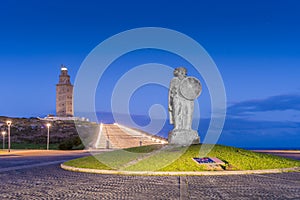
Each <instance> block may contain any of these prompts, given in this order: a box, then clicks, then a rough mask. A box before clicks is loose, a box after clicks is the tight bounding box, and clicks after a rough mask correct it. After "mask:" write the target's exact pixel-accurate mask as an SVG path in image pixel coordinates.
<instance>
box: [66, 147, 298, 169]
mask: <svg viewBox="0 0 300 200" xmlns="http://www.w3.org/2000/svg"><path fill="white" fill-rule="evenodd" d="M202 145H204V144H202ZM206 147H208V145H206ZM200 148H201V144H199V145H192V146H190V147H174V146H173V147H172V146H171V147H170V146H162V145H150V146H142V147H134V148H129V149H125V150H116V151H112V152H105V153H101V154H98V155H96V156H95V157H94V156H88V157H84V158H79V159H75V160H71V161H68V162H65V163H64V164H65V165H68V166H73V167H79V168H92V169H105V170H126V171H206V170H257V169H277V168H290V167H300V161H297V160H292V159H287V158H283V157H278V156H274V155H268V154H262V153H255V152H252V151H248V150H244V149H239V148H234V147H229V146H221V145H215V146H214V147H213V149H212V150H211V151H210V153H209V154H208V155H207V156H209V157H217V158H219V159H220V160H222V161H223V162H224V163H225V164H224V165H222V166H219V167H211V166H209V165H199V164H198V163H196V162H195V161H194V160H193V159H192V158H194V157H199V152H200Z"/></svg>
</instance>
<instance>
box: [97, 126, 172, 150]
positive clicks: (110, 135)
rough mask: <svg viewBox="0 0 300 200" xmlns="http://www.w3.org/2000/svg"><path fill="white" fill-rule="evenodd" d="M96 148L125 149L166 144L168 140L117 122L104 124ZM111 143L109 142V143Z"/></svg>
mask: <svg viewBox="0 0 300 200" xmlns="http://www.w3.org/2000/svg"><path fill="white" fill-rule="evenodd" d="M100 129H101V131H100V132H99V135H98V138H97V141H96V143H95V145H94V147H95V148H96V149H103V148H114V149H123V148H130V147H137V146H143V145H151V144H166V143H167V140H166V139H163V138H158V137H156V136H152V135H150V134H146V133H144V132H142V131H138V130H135V129H131V128H128V127H125V126H122V125H117V124H102V128H100ZM108 143H109V144H108Z"/></svg>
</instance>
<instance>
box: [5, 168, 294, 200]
mask: <svg viewBox="0 0 300 200" xmlns="http://www.w3.org/2000/svg"><path fill="white" fill-rule="evenodd" d="M0 183H1V184H0V199H1V200H5V199H144V200H148V199H300V173H297V172H293V173H282V174H266V175H233V176H181V177H179V176H124V175H101V174H89V173H75V172H70V171H65V170H63V169H61V168H60V167H59V165H58V164H54V165H48V166H43V167H34V168H27V169H20V170H11V171H6V172H2V173H0Z"/></svg>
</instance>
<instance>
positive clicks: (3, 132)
mask: <svg viewBox="0 0 300 200" xmlns="http://www.w3.org/2000/svg"><path fill="white" fill-rule="evenodd" d="M5 134H6V132H5V131H2V136H3V150H4V149H5Z"/></svg>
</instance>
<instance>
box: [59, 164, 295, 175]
mask: <svg viewBox="0 0 300 200" xmlns="http://www.w3.org/2000/svg"><path fill="white" fill-rule="evenodd" d="M60 167H61V168H62V169H64V170H67V171H73V172H84V173H94V174H113V175H140V176H220V175H242V174H273V173H283V172H299V171H300V167H294V168H282V169H266V170H243V171H203V172H202V171H201V172H199V171H198V172H191V171H188V172H152V171H118V170H100V169H88V168H78V167H71V166H68V165H64V164H61V165H60Z"/></svg>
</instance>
